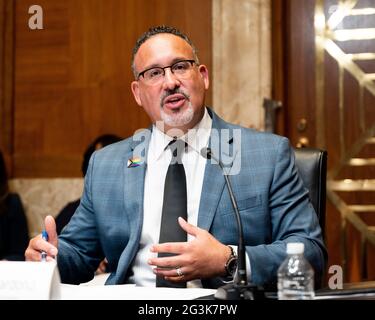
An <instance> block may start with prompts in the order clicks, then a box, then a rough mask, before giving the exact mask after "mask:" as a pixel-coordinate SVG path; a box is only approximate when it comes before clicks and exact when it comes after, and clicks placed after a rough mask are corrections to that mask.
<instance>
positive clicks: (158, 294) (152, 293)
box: [61, 284, 216, 300]
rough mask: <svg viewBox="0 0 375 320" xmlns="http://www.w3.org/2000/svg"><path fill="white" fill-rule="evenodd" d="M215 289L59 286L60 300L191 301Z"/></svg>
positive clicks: (127, 285) (212, 292)
mask: <svg viewBox="0 0 375 320" xmlns="http://www.w3.org/2000/svg"><path fill="white" fill-rule="evenodd" d="M215 292H216V290H215V289H200V288H191V289H190V288H186V289H185V288H183V289H175V288H154V287H136V286H135V285H131V284H122V285H111V286H104V285H79V286H76V285H69V284H61V299H62V300H192V299H196V298H199V297H203V296H208V295H211V294H214V293H215Z"/></svg>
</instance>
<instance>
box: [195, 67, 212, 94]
mask: <svg viewBox="0 0 375 320" xmlns="http://www.w3.org/2000/svg"><path fill="white" fill-rule="evenodd" d="M198 68H199V69H198V70H199V73H200V75H201V77H202V79H203V81H204V88H205V89H206V90H207V89H208V88H209V86H210V79H209V76H208V69H207V67H206V66H205V65H204V64H201V65H199V67H198Z"/></svg>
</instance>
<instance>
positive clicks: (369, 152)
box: [273, 0, 375, 282]
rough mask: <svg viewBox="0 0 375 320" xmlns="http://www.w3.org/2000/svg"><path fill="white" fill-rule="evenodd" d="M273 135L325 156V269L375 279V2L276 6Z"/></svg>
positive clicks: (327, 0)
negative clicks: (278, 103)
mask: <svg viewBox="0 0 375 320" xmlns="http://www.w3.org/2000/svg"><path fill="white" fill-rule="evenodd" d="M273 15H274V17H273V22H274V28H273V30H274V59H273V62H274V75H275V78H274V97H275V98H276V99H280V100H282V102H283V105H284V107H283V111H282V112H281V113H280V118H279V122H278V132H279V133H281V134H284V135H286V136H288V137H289V138H290V139H291V142H292V144H293V145H295V146H297V145H299V146H301V145H302V146H303V145H309V146H311V147H319V148H323V149H326V150H327V151H328V181H327V219H326V221H327V223H326V230H325V233H326V239H327V240H326V242H327V246H328V251H329V264H328V265H329V266H330V265H339V266H341V267H342V268H343V270H344V275H345V280H346V281H351V282H353V281H360V280H374V279H375V249H374V248H375V227H374V226H375V180H374V179H375V109H374V105H375V82H374V80H375V3H374V1H372V0H346V1H335V0H316V1H311V0H287V1H282V3H281V1H274V3H273Z"/></svg>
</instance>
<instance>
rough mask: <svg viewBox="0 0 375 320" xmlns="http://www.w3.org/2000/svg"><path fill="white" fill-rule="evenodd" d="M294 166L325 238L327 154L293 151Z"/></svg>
mask: <svg viewBox="0 0 375 320" xmlns="http://www.w3.org/2000/svg"><path fill="white" fill-rule="evenodd" d="M294 151H295V155H296V166H297V169H298V171H299V174H300V176H301V178H302V180H303V183H304V185H305V188H306V189H308V190H309V195H310V200H311V203H312V205H313V207H314V209H315V211H316V214H317V215H318V219H319V224H320V227H321V229H322V232H323V237H324V236H325V215H326V179H327V152H326V151H323V150H320V149H314V148H299V149H294Z"/></svg>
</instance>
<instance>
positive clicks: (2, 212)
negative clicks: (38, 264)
mask: <svg viewBox="0 0 375 320" xmlns="http://www.w3.org/2000/svg"><path fill="white" fill-rule="evenodd" d="M28 243H29V230H28V227H27V219H26V215H25V212H24V209H23V205H22V201H21V198H20V196H19V195H18V194H17V193H11V192H9V186H8V176H7V172H6V168H5V162H4V158H3V154H2V152H1V151H0V260H10V261H22V260H25V256H24V252H25V250H26V248H27V245H28Z"/></svg>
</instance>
